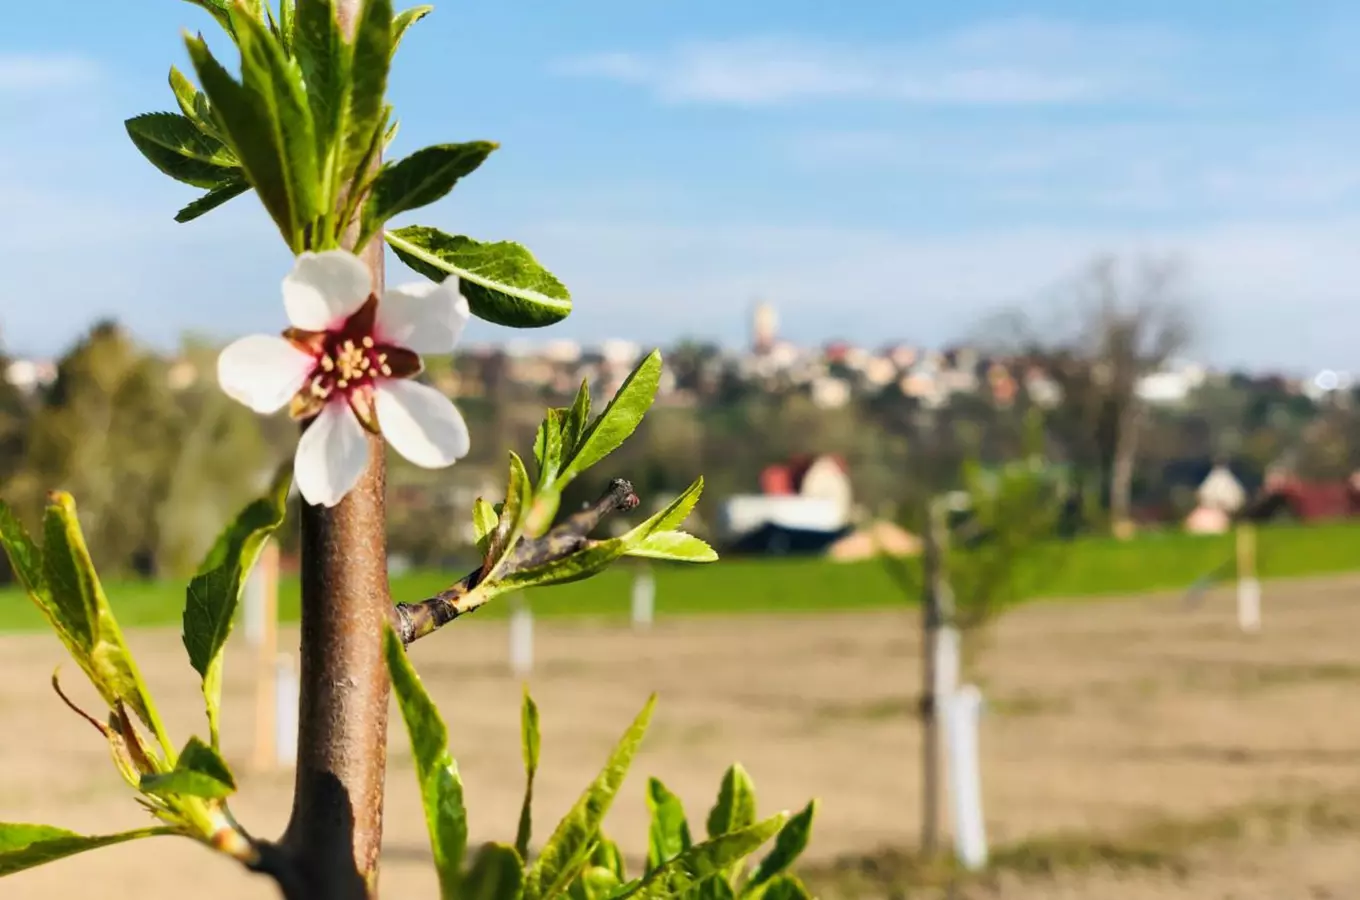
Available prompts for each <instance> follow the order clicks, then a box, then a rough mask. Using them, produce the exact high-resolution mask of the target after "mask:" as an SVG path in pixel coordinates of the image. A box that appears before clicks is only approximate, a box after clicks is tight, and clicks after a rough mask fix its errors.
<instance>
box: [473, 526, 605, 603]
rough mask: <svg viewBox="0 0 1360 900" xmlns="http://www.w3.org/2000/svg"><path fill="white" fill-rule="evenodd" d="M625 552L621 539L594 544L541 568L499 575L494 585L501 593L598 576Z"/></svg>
mask: <svg viewBox="0 0 1360 900" xmlns="http://www.w3.org/2000/svg"><path fill="white" fill-rule="evenodd" d="M627 552H628V543H627V542H626V541H624V540H623V539H622V538H611V539H609V540H604V541H597V542H596V543H594V544H591V545H590V546H588V547H586V549H584V550H579V551H577V552H576V553H573V554H571V555H570V556H564V557H562V558H561V559H556V560H553V561H552V562H550V563H546V564H544V565H541V566H536V567H534V568H530V569H521V570H520V571H518V572H511V573H509V574H507V575H504V576H501V577H500V578H499V579H498V580H497V582H496V586H497V588H498V589H499V592H500V593H504V592H505V591H507V590H518V589H522V588H530V587H547V586H549V585H553V584H567V583H568V582H572V581H581V580H582V579H585V578H589V577H591V576H592V575H597V574H599V573H600V572H602V571H604V570H605V569H607V568H608V567H609V564H610V563H612V562H614V561H615V560H616V559H619V558H621V557H622V556H623V555H624V554H625V553H627Z"/></svg>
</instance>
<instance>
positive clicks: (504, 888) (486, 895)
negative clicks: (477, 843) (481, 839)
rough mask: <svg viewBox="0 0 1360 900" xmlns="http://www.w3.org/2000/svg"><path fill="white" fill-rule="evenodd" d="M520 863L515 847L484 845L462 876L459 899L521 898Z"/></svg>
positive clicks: (522, 883)
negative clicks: (465, 873) (461, 890)
mask: <svg viewBox="0 0 1360 900" xmlns="http://www.w3.org/2000/svg"><path fill="white" fill-rule="evenodd" d="M523 865H524V863H523V861H522V859H521V857H520V855H519V854H518V853H516V852H515V848H514V847H507V846H506V845H505V844H483V845H482V849H481V850H480V851H478V853H477V859H476V860H475V861H473V863H472V868H471V869H469V870H468V873H467V875H466V876H465V877H464V879H463V892H462V894H461V895H460V897H461V900H520V898H521V896H522V895H523V891H524V869H523Z"/></svg>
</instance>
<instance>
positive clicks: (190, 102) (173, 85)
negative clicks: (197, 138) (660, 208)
mask: <svg viewBox="0 0 1360 900" xmlns="http://www.w3.org/2000/svg"><path fill="white" fill-rule="evenodd" d="M170 91H171V92H172V93H173V94H174V95H175V102H176V103H178V104H179V109H180V112H182V113H184V117H185V118H186V119H188V120H189V121H191V122H193V123H194V126H195V127H196V128H198V130H199V131H201V132H203V133H204V134H206V135H211V136H212V137H214V138H216V137H217V136H218V135H217V126H216V125H215V124H214V123H213V120H212V111H211V109H210V108H209V106H208V98H207V96H206V95H205V94H204V93H203V92H202V91H200V90H199V89H198V88H197V87H195V86H194V83H193V82H192V81H190V80H189V79H188V78H187V77H186V76H185V74H184V73H183V72H181V71H180V70H179V69H177V68H175V67H174V66H171V67H170ZM228 152H230V151H228ZM234 158H235V156H234V155H233V159H234Z"/></svg>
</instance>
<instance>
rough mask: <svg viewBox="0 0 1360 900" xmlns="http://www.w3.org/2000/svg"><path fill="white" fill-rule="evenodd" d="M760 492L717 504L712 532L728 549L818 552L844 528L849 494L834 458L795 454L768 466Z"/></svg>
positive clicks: (846, 478) (844, 472)
mask: <svg viewBox="0 0 1360 900" xmlns="http://www.w3.org/2000/svg"><path fill="white" fill-rule="evenodd" d="M760 488H761V493H759V494H745V495H738V496H734V497H730V498H728V500H727V502H726V503H724V504H723V507H722V509H721V511H720V514H719V521H718V529H719V532H720V534H721V537H722V539H723V541H724V543H725V544H726V545H727V546H728V547H729V548H730V549H731V550H734V551H736V552H749V553H819V552H822V551H824V550H825V549H826V548H827V547H829V546H830V545H831V544H832V543H834V542H835V541H836V540H837V539H838V538H840V537H842V536H844V535H845V534H846V533H847V532H848V530H849V528H850V511H851V505H852V502H853V496H854V495H853V491H852V489H851V485H850V476H849V473H848V472H847V470H846V465H845V461H844V460H843V459H841V458H840V457H837V456H800V457H796V458H794V459H792V460H789V461H788V462H787V463H782V464H779V465H772V466H768V467H766V469H765V470H764V471H763V472H761V475H760Z"/></svg>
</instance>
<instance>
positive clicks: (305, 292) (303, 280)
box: [283, 250, 373, 331]
mask: <svg viewBox="0 0 1360 900" xmlns="http://www.w3.org/2000/svg"><path fill="white" fill-rule="evenodd" d="M371 293H373V280H372V276H370V275H369V272H368V266H366V265H364V264H363V263H362V262H361V261H360V260H359V258H358V257H357V256H355V255H354V254H353V253H347V252H346V251H344V250H326V251H324V252H322V253H311V252H307V253H303V254H301V255H299V256H298V258H297V260H296V261H295V262H294V263H293V271H291V272H289V273H288V275H287V276H286V277H285V278H284V279H283V307H284V309H285V310H287V312H288V321H289V322H291V323H292V324H293V327H294V328H302V329H305V330H307V331H324V330H326V329H327V328H331V327H333V326H336V325H338V324H340V322H342V321H343V320H344V319H346V318H348V317H349V316H350V315H352V314H353V313H354V312H355V311H356V310H357V309H358V308H359V307H361V306H363V305H364V301H365V300H367V299H368V295H369V294H371Z"/></svg>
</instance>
